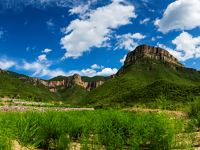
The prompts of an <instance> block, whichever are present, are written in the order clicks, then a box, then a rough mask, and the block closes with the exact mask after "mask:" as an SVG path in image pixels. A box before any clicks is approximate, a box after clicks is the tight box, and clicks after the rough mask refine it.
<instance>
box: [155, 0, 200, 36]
mask: <svg viewBox="0 0 200 150" xmlns="http://www.w3.org/2000/svg"><path fill="white" fill-rule="evenodd" d="M199 14H200V0H176V1H174V2H172V3H171V4H169V5H168V7H167V9H166V10H165V12H164V14H163V17H162V18H161V19H157V20H156V21H155V25H156V26H158V29H159V31H161V32H163V33H167V32H169V31H170V30H184V29H193V28H196V27H200V15H199Z"/></svg>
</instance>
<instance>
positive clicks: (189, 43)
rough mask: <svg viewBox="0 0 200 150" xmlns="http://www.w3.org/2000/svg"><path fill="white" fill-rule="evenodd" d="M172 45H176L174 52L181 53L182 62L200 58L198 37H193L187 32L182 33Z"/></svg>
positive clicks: (199, 39) (199, 37)
mask: <svg viewBox="0 0 200 150" xmlns="http://www.w3.org/2000/svg"><path fill="white" fill-rule="evenodd" d="M172 43H173V44H175V45H176V50H177V51H179V52H180V53H182V55H183V57H182V59H183V60H188V59H191V58H200V36H198V37H193V36H192V35H191V34H189V33H188V32H182V33H181V34H180V35H179V36H177V37H176V38H175V39H174V40H173V41H172Z"/></svg>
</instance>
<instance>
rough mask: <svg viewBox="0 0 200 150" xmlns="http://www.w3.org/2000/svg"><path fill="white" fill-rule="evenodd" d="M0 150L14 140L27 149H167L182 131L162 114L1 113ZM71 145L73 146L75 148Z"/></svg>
mask: <svg viewBox="0 0 200 150" xmlns="http://www.w3.org/2000/svg"><path fill="white" fill-rule="evenodd" d="M0 129H1V130H0V149H4V150H7V149H8V150H9V149H12V148H13V142H14V141H17V142H18V143H19V144H20V145H21V146H22V147H28V148H30V149H36V148H38V149H56V150H62V149H70V147H72V144H73V143H76V144H80V145H81V149H110V150H112V149H113V150H116V149H145V148H146V149H155V150H156V149H171V148H172V147H173V146H174V145H175V137H176V134H177V133H179V132H181V131H182V123H181V121H180V120H179V121H178V120H174V119H169V118H168V117H166V116H165V115H164V114H162V113H161V114H147V113H142V114H141V113H132V112H122V111H119V110H95V111H80V112H77V111H70V112H23V113H16V112H1V113H0ZM76 144H75V145H76Z"/></svg>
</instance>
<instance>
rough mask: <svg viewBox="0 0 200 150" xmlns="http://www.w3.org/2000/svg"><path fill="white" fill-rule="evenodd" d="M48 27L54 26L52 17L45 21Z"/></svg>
mask: <svg viewBox="0 0 200 150" xmlns="http://www.w3.org/2000/svg"><path fill="white" fill-rule="evenodd" d="M46 24H47V26H48V28H52V27H54V26H55V24H54V22H53V19H49V20H48V21H47V22H46Z"/></svg>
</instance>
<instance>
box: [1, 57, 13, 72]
mask: <svg viewBox="0 0 200 150" xmlns="http://www.w3.org/2000/svg"><path fill="white" fill-rule="evenodd" d="M15 65H16V62H15V61H13V60H10V59H7V58H0V68H1V69H3V70H7V69H10V68H12V67H14V66H15Z"/></svg>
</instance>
